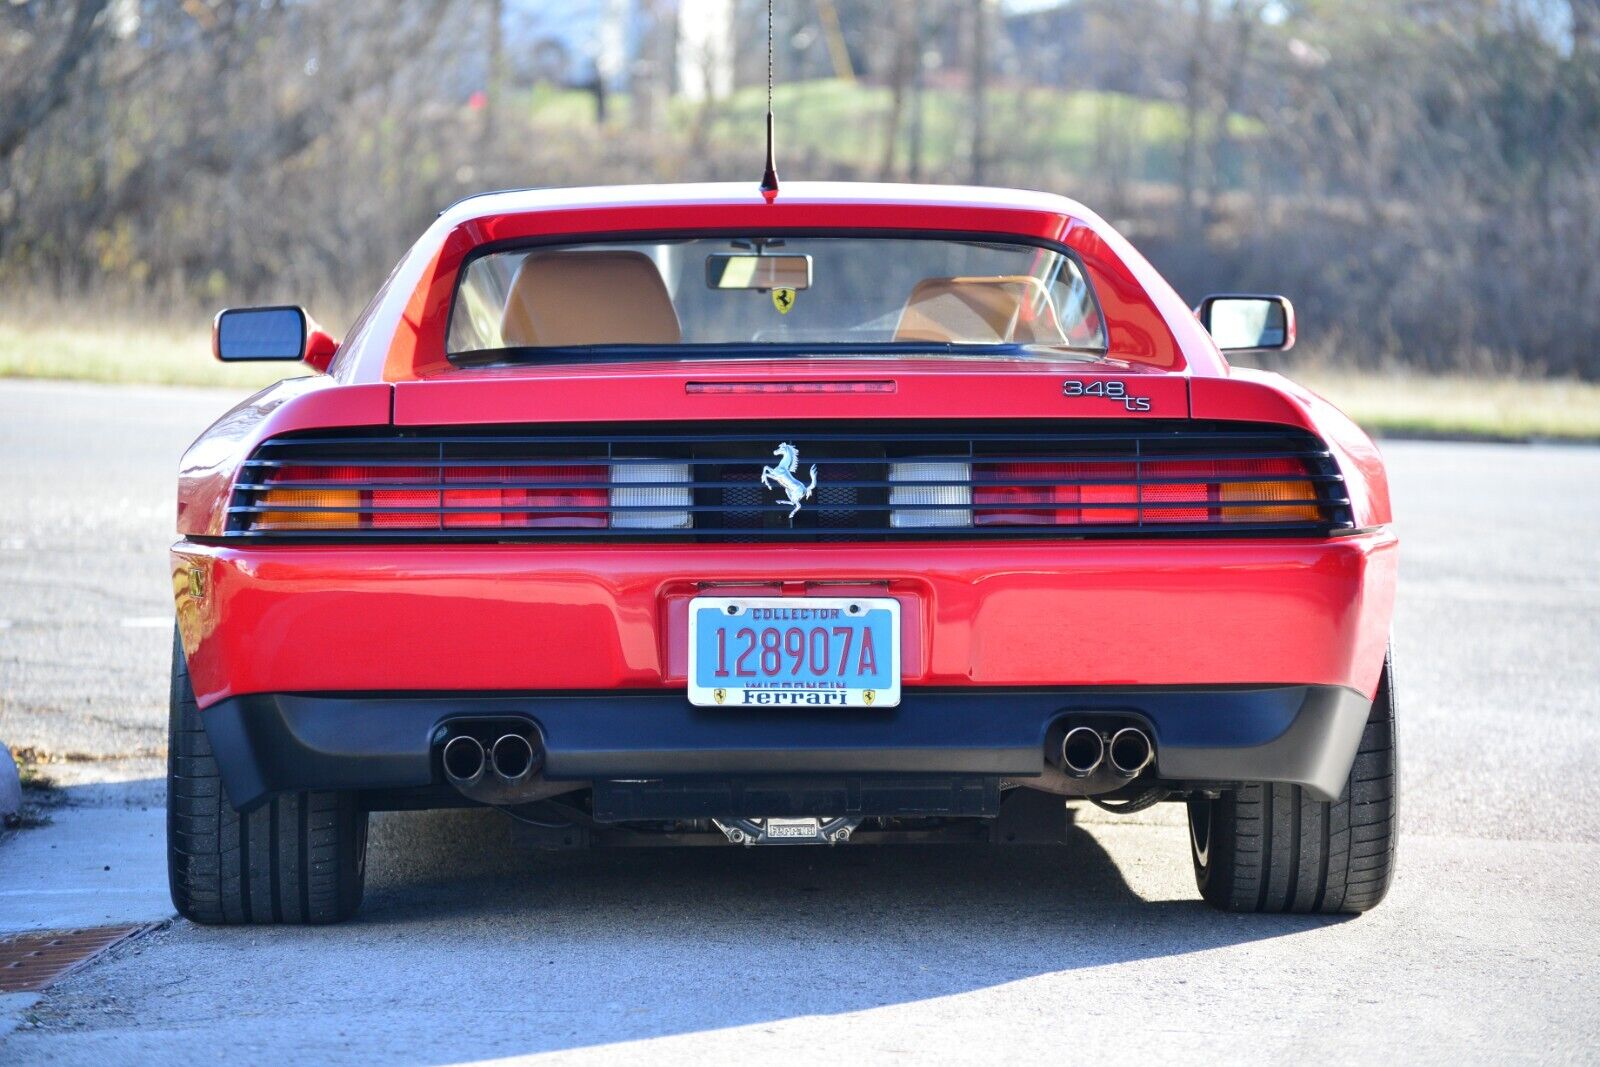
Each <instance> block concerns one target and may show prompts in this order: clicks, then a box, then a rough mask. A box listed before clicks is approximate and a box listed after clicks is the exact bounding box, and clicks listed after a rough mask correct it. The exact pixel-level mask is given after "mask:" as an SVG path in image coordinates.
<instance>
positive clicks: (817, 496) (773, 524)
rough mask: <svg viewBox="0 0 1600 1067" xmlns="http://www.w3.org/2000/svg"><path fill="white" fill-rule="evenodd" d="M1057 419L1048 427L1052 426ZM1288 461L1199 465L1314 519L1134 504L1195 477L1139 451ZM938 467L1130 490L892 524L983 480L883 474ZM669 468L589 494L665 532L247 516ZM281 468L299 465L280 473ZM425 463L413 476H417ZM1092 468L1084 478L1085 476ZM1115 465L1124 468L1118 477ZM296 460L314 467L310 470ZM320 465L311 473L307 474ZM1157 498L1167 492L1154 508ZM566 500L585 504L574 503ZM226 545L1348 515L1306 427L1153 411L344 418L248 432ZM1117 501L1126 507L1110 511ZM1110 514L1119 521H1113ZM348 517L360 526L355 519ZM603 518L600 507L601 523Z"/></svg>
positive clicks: (1139, 524)
mask: <svg viewBox="0 0 1600 1067" xmlns="http://www.w3.org/2000/svg"><path fill="white" fill-rule="evenodd" d="M1064 427H1065V428H1064ZM780 441H782V442H787V443H790V444H793V445H795V446H796V447H797V448H798V449H799V464H798V470H797V473H798V474H799V475H800V476H801V477H802V479H803V480H807V479H808V477H809V471H810V468H811V466H812V465H813V464H815V466H816V468H817V488H816V491H815V493H814V494H813V496H812V498H811V499H809V500H807V501H805V503H804V506H803V507H802V508H801V510H800V511H799V512H798V513H797V514H796V515H795V516H794V518H793V519H792V520H791V519H790V517H789V512H790V506H789V505H788V504H787V503H786V502H785V501H784V497H783V494H782V493H781V492H780V491H778V490H777V489H776V488H773V489H770V490H769V489H766V488H763V487H762V485H761V484H760V474H761V469H762V467H764V466H771V465H775V464H776V463H777V462H778V460H777V457H775V456H774V455H773V450H774V448H775V447H776V445H777V444H778V443H779V442H780ZM1233 460H1272V461H1296V462H1298V463H1300V464H1303V466H1304V473H1303V474H1300V475H1279V474H1273V475H1259V474H1258V475H1254V476H1250V475H1239V476H1234V477H1227V476H1222V477H1218V476H1212V477H1210V478H1209V479H1207V480H1209V481H1211V482H1229V481H1237V482H1244V483H1251V484H1255V483H1259V482H1260V481H1261V480H1262V479H1263V478H1269V477H1270V479H1271V480H1273V481H1285V482H1288V481H1293V482H1304V483H1306V484H1308V485H1310V486H1311V487H1312V490H1311V494H1309V495H1308V497H1307V498H1306V499H1305V500H1303V501H1302V500H1299V499H1296V500H1295V503H1296V504H1304V505H1306V506H1307V508H1305V509H1295V508H1287V506H1286V505H1284V504H1282V502H1281V501H1277V502H1275V501H1267V500H1262V501H1251V500H1248V499H1245V500H1238V501H1236V502H1235V503H1234V504H1233V505H1232V506H1234V507H1240V508H1245V507H1249V506H1250V505H1252V504H1257V505H1260V506H1261V510H1266V511H1270V510H1271V509H1272V508H1273V506H1274V504H1276V505H1277V507H1278V508H1279V509H1280V510H1283V509H1285V508H1287V509H1288V510H1291V511H1293V510H1308V509H1309V508H1310V507H1311V506H1314V508H1315V511H1316V513H1317V515H1318V518H1317V519H1315V520H1314V521H1313V520H1311V519H1309V518H1297V519H1293V520H1292V521H1285V520H1281V519H1260V520H1250V521H1242V520H1230V521H1228V522H1219V521H1215V520H1212V521H1204V522H1174V521H1158V519H1157V518H1153V517H1159V515H1160V514H1161V513H1162V509H1161V507H1160V503H1159V501H1157V500H1154V499H1149V498H1150V497H1152V496H1157V495H1159V493H1160V489H1159V487H1160V486H1163V485H1175V484H1186V483H1193V482H1195V481H1196V480H1197V477H1198V476H1196V475H1193V474H1189V475H1176V476H1163V475H1162V474H1161V473H1160V471H1159V469H1155V468H1153V467H1152V464H1154V463H1157V462H1160V461H1193V462H1211V461H1233ZM917 461H924V462H956V463H966V464H977V465H978V466H979V469H981V468H982V465H984V464H986V463H1004V464H1006V465H1007V467H1008V469H1009V470H1013V471H1016V470H1021V471H1026V470H1027V467H1028V466H1029V465H1030V464H1038V465H1058V464H1074V465H1078V466H1079V468H1081V471H1079V472H1077V473H1076V475H1075V476H1074V477H1068V478H1063V477H1058V476H1050V475H1049V474H1048V471H1046V472H1045V474H1044V476H1042V477H1038V478H1032V477H1026V476H1020V475H1019V476H1009V475H1008V476H1007V477H1006V478H1005V480H1004V484H1005V485H1007V486H1013V485H1014V486H1096V485H1101V486H1103V485H1106V484H1109V483H1117V484H1132V485H1134V486H1136V491H1137V497H1136V499H1135V501H1134V502H1132V503H1123V504H1117V503H1110V504H1106V503H1092V502H1084V503H1081V504H1075V505H1074V507H1077V508H1082V509H1084V512H1085V513H1088V512H1089V511H1090V509H1095V508H1105V509H1109V510H1108V511H1107V512H1106V514H1110V513H1111V512H1112V511H1114V512H1115V513H1116V515H1117V516H1118V517H1119V518H1118V521H1114V522H1097V523H1095V524H1093V525H1020V526H1004V525H975V526H974V525H965V526H938V527H896V526H892V525H891V523H890V515H891V512H892V511H894V510H896V509H899V510H901V511H902V512H910V511H916V510H918V509H919V508H920V509H923V510H938V509H940V508H942V507H944V508H947V507H948V505H940V504H910V505H908V504H904V503H899V504H895V505H893V506H891V504H890V490H891V488H893V487H895V486H901V487H904V486H907V485H920V486H928V487H933V486H946V487H957V488H958V489H959V488H961V487H966V488H967V489H968V491H969V492H970V491H971V487H972V486H975V485H976V486H979V487H980V489H981V487H982V486H983V484H984V483H983V480H982V478H980V477H977V476H976V475H975V474H974V470H973V469H972V468H969V471H968V476H967V477H966V478H963V479H949V478H944V479H938V478H935V479H932V480H928V481H918V482H904V481H901V482H896V483H891V482H890V480H889V473H890V465H891V464H892V463H902V462H917ZM660 462H668V463H676V464H685V465H687V468H688V471H689V479H690V480H689V482H688V483H687V485H685V483H682V482H671V483H665V482H663V483H659V485H660V486H662V487H670V488H676V489H683V488H688V489H689V490H690V494H689V504H688V506H687V507H683V506H668V505H646V506H634V507H632V508H628V507H612V506H605V507H599V506H597V507H595V508H594V509H593V510H594V511H595V512H596V513H602V512H603V513H605V514H607V515H611V516H614V515H615V514H617V513H618V512H620V511H625V510H633V511H636V512H649V511H668V510H671V511H676V512H679V513H682V512H683V511H688V512H689V513H690V514H691V518H692V521H691V524H690V525H689V526H688V527H687V528H683V529H639V528H626V527H624V528H616V527H614V526H611V525H609V524H608V525H606V526H604V527H599V528H565V527H556V526H541V527H514V528H511V527H506V528H483V529H479V528H474V527H471V526H452V525H449V523H451V522H454V521H459V519H457V518H456V515H457V513H461V512H483V511H489V510H498V511H504V512H506V513H507V514H512V513H516V514H527V515H530V516H535V517H536V516H539V515H541V514H543V513H545V512H563V513H564V512H570V511H573V510H575V508H574V507H573V506H570V505H569V506H564V507H544V508H541V507H540V506H537V505H528V506H523V507H505V508H490V507H486V506H479V507H476V508H474V507H454V508H452V507H448V506H444V505H442V504H436V505H435V506H420V505H419V506H407V507H406V508H405V510H406V511H407V512H408V513H415V514H417V515H419V516H422V517H423V518H424V519H427V518H428V517H429V516H437V521H432V522H430V523H429V525H428V526H427V527H424V528H409V529H370V528H329V529H282V530H270V531H269V530H261V529H256V528H255V525H256V523H257V522H259V521H260V520H261V518H262V516H263V515H264V514H265V513H267V512H273V511H276V512H281V511H282V510H284V508H285V506H283V505H277V506H271V507H269V506H268V505H267V504H266V503H265V497H266V492H267V490H268V489H285V488H290V489H317V488H330V487H336V488H339V489H355V490H361V491H364V495H363V499H364V500H365V499H366V494H365V491H373V490H375V491H394V490H396V489H397V488H400V489H406V490H411V489H422V490H435V491H439V490H462V489H475V488H476V489H503V488H515V487H517V486H518V485H519V484H520V483H518V482H516V481H515V480H514V479H513V480H510V481H506V480H495V481H477V480H474V479H473V477H472V476H471V472H470V469H472V468H483V467H517V466H519V465H544V466H559V465H561V464H564V463H570V464H575V465H576V464H590V465H594V464H614V465H619V466H620V465H631V464H650V463H660ZM339 467H345V468H349V467H360V468H369V469H371V471H373V472H375V473H374V476H373V477H374V479H375V480H334V479H335V477H336V476H337V475H338V474H339V472H338V471H337V468H339ZM285 468H293V469H294V470H295V472H297V473H298V474H299V475H300V476H297V477H293V478H288V479H285V478H283V477H282V474H283V473H284V470H285ZM396 468H397V469H399V471H400V472H402V474H403V476H404V477H405V479H406V480H405V481H404V482H403V484H401V483H397V482H396V481H392V480H387V477H388V476H384V475H383V474H382V472H384V471H385V469H396ZM418 470H421V471H423V472H425V473H424V474H423V475H422V476H418V475H417V471H418ZM1101 470H1104V471H1107V472H1111V473H1109V474H1108V475H1107V476H1105V477H1098V476H1097V472H1099V471H1101ZM1128 471H1132V475H1131V476H1129V475H1128V474H1127V472H1128ZM307 472H317V475H316V476H312V475H310V474H309V473H307ZM324 474H325V475H326V477H324V476H323V475H324ZM610 477H611V476H610V475H609V474H607V475H606V476H605V480H600V481H596V480H593V479H580V480H575V481H571V482H563V481H559V480H555V481H551V480H541V481H538V482H536V483H528V485H527V487H528V488H538V489H544V490H549V489H575V490H581V489H586V490H595V489H606V490H609V489H614V488H641V487H643V488H648V487H650V486H653V485H657V484H658V483H640V482H636V481H628V482H621V481H617V482H613V481H611V480H610ZM1015 507H1016V509H1018V510H1020V512H1021V513H1023V514H1026V513H1027V512H1028V511H1029V509H1033V510H1035V511H1038V512H1039V513H1041V514H1044V513H1046V512H1049V511H1050V510H1051V509H1053V508H1054V507H1056V505H1046V504H1020V505H1016V506H1015ZM1170 508H1171V506H1170V505H1169V511H1170ZM288 510H292V511H295V512H298V513H316V512H319V511H326V512H327V513H328V514H330V515H339V516H345V517H347V516H349V515H350V514H351V513H352V512H353V513H357V514H359V515H361V516H367V515H371V514H375V513H376V514H381V513H383V511H384V510H385V509H384V508H382V507H376V506H371V505H367V504H364V505H363V506H360V507H355V506H339V507H328V508H323V509H319V508H314V507H309V506H307V507H293V508H289V509H288ZM582 510H588V509H587V508H584V509H582ZM228 511H229V516H228V524H227V530H226V533H225V535H224V537H225V538H226V539H228V540H239V539H248V540H252V541H271V542H285V543H303V542H324V543H325V542H342V541H375V542H383V541H414V542H425V541H451V542H529V541H537V542H568V543H573V542H580V543H581V542H594V543H604V542H618V541H621V542H691V543H695V542H699V543H734V544H756V543H768V542H807V541H884V540H896V541H905V540H955V539H961V540H966V539H983V540H990V539H1006V538H1010V539H1016V538H1022V539H1032V540H1069V539H1086V538H1128V537H1174V536H1181V537H1239V536H1325V535H1327V534H1329V533H1331V532H1335V531H1338V530H1340V529H1348V528H1350V526H1351V519H1350V509H1349V500H1348V498H1347V496H1346V492H1345V485H1344V481H1343V478H1342V477H1341V476H1340V474H1339V471H1338V469H1337V466H1336V465H1335V463H1334V462H1333V460H1332V458H1331V456H1330V455H1329V453H1328V450H1327V448H1326V447H1325V446H1324V445H1323V444H1322V442H1321V441H1319V440H1318V439H1317V438H1316V437H1315V436H1314V435H1312V434H1309V433H1306V432H1304V431H1300V430H1296V429H1294V428H1293V427H1284V426H1275V425H1269V424H1243V423H1217V422H1186V421H1156V420H1144V421H1140V422H1121V421H1109V420H1108V421H1104V422H1100V421H1096V422H1087V421H1074V422H1073V423H1070V424H1063V423H1060V422H1052V423H1043V424H1041V423H1030V422H1010V423H1003V424H995V423H987V424H982V423H979V424H966V425H954V426H953V425H951V424H948V423H947V424H943V425H939V424H926V423H908V424H898V423H896V424H889V423H882V422H880V423H874V424H871V425H869V426H861V425H852V424H848V423H792V424H786V425H783V426H772V425H759V426H752V425H738V424H732V425H730V424H652V425H644V426H642V425H640V424H625V425H619V426H604V427H602V426H585V427H584V429H583V431H582V432H575V431H573V430H571V429H569V428H551V429H549V430H544V431H542V432H541V430H538V429H535V428H530V427H511V428H506V429H504V430H500V429H485V428H482V427H473V428H471V429H470V430H466V431H458V430H454V429H415V430H412V429H395V428H380V429H374V430H365V429H352V430H349V431H342V430H341V431H328V430H321V431H313V432H308V433H300V434H286V435H283V436H280V437H275V438H272V439H270V440H267V441H265V442H263V443H262V444H261V445H260V446H259V447H258V448H257V449H256V451H255V453H254V454H253V455H252V456H251V457H250V459H249V460H247V461H246V462H245V464H244V465H243V468H242V471H241V474H240V477H239V481H238V483H237V484H236V486H235V489H234V493H233V497H232V500H231V502H230V506H229V509H228ZM1128 512H1132V514H1131V515H1125V513H1128ZM1124 518H1125V519H1126V521H1123V519H1124ZM358 521H363V522H364V521H367V520H366V519H365V518H362V519H360V520H358ZM608 522H609V520H608Z"/></svg>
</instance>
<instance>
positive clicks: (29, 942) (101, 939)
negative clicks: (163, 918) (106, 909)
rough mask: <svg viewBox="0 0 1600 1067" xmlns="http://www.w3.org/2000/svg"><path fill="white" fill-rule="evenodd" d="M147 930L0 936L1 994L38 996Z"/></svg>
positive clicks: (99, 929) (103, 928)
mask: <svg viewBox="0 0 1600 1067" xmlns="http://www.w3.org/2000/svg"><path fill="white" fill-rule="evenodd" d="M145 929H146V927H145V926H144V925H143V924H140V925H137V926H96V927H93V928H91V929H88V930H57V931H54V932H51V933H42V934H14V935H12V936H10V937H0V993H36V992H38V991H39V990H41V989H43V988H45V987H46V986H48V985H49V984H50V983H52V982H54V981H55V980H56V979H58V978H60V977H62V976H63V975H65V974H67V973H68V972H70V971H73V970H75V969H77V968H78V967H81V966H83V965H84V964H85V963H88V962H89V961H90V960H92V959H93V958H94V957H96V956H98V955H100V953H102V952H104V951H105V950H106V949H108V948H110V947H111V946H112V945H116V944H120V943H121V942H123V941H126V940H127V939H128V938H130V937H133V936H135V935H136V934H139V933H141V932H142V931H143V930H145Z"/></svg>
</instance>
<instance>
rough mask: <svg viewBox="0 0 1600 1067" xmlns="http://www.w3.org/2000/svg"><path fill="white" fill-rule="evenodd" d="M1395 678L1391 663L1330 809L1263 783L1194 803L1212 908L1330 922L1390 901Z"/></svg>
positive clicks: (1197, 845) (1203, 887)
mask: <svg viewBox="0 0 1600 1067" xmlns="http://www.w3.org/2000/svg"><path fill="white" fill-rule="evenodd" d="M1393 677H1394V675H1393V667H1392V664H1391V662H1390V659H1389V657H1388V656H1385V657H1384V663H1383V675H1382V676H1381V677H1380V678H1379V680H1378V693H1377V697H1376V699H1374V700H1373V702H1372V711H1371V713H1370V714H1369V715H1368V716H1367V726H1366V729H1365V731H1364V732H1363V733H1362V735H1361V747H1360V749H1359V751H1358V752H1357V753H1356V758H1355V763H1354V764H1353V765H1352V766H1351V768H1350V776H1349V778H1347V779H1346V781H1345V787H1344V792H1343V794H1341V796H1340V798H1339V799H1338V800H1336V801H1334V802H1333V803H1331V804H1327V803H1323V802H1321V801H1318V800H1313V799H1311V798H1310V797H1308V796H1307V795H1306V792H1305V790H1304V789H1301V788H1300V787H1299V786H1292V785H1276V784H1270V783H1261V784H1257V785H1247V786H1245V787H1244V788H1243V789H1240V790H1237V791H1230V792H1226V793H1224V794H1222V796H1221V797H1220V798H1218V799H1216V800H1206V799H1197V800H1191V801H1189V851H1190V855H1191V856H1192V858H1193V859H1194V875H1195V881H1196V882H1197V883H1198V884H1199V886H1200V895H1201V896H1203V897H1205V899H1206V901H1207V903H1209V904H1211V905H1212V906H1213V907H1217V908H1222V909H1223V910H1225V911H1256V912H1261V911H1267V912H1274V911H1275V912H1295V913H1301V914H1325V915H1331V914H1338V913H1341V912H1346V913H1355V912H1363V911H1366V910H1367V909H1369V908H1372V907H1375V906H1376V905H1377V904H1378V902H1379V901H1381V900H1382V899H1383V898H1384V895H1385V894H1387V893H1388V891H1389V884H1390V882H1391V881H1392V880H1393V878H1394V859H1395V843H1396V839H1397V838H1398V836H1399V817H1398V806H1399V780H1398V779H1399V773H1398V765H1397V762H1398V761H1397V759H1396V746H1395V728H1394V682H1393Z"/></svg>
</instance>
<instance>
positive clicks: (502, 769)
mask: <svg viewBox="0 0 1600 1067" xmlns="http://www.w3.org/2000/svg"><path fill="white" fill-rule="evenodd" d="M542 762H543V760H538V759H536V758H535V753H534V750H533V743H532V742H530V741H529V740H528V739H527V738H526V737H523V736H522V735H521V734H504V735H502V736H501V737H500V739H499V740H498V741H496V742H495V743H494V747H493V748H491V749H490V750H489V763H490V765H491V766H493V767H494V773H495V774H496V775H498V776H499V777H500V778H502V779H504V780H505V781H507V782H509V783H511V784H512V785H515V784H517V783H518V782H522V781H525V780H526V779H527V778H528V776H529V775H531V774H532V773H533V772H534V770H535V769H536V767H537V765H538V764H540V763H542Z"/></svg>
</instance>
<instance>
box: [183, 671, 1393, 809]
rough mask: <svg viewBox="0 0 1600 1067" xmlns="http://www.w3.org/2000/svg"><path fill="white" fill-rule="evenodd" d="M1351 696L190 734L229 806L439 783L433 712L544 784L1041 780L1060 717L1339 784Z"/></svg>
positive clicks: (934, 701)
mask: <svg viewBox="0 0 1600 1067" xmlns="http://www.w3.org/2000/svg"><path fill="white" fill-rule="evenodd" d="M1368 708H1369V702H1368V698H1367V697H1366V696H1364V695H1363V694H1361V693H1359V692H1356V691H1353V690H1351V689H1347V688H1343V687H1339V686H1252V687H1209V686H1208V687H1184V688H1177V689H1169V688H1053V689H974V688H965V689H907V690H906V691H905V693H904V697H903V700H902V702H901V704H900V706H899V707H896V708H883V709H870V710H868V709H849V710H828V711H823V712H820V713H819V712H818V711H816V710H810V709H808V710H794V709H773V708H754V709H722V708H699V707H693V706H691V705H690V704H689V703H688V701H687V700H686V699H685V698H684V696H683V695H682V694H681V693H671V692H634V693H619V692H608V693H561V694H492V693H463V694H429V695H408V694H382V693H378V694H362V695H288V694H257V695H252V696H244V697H234V698H229V699H225V700H223V701H220V702H218V703H216V704H214V705H213V706H212V707H211V708H210V709H209V710H207V711H206V713H205V714H204V716H203V721H204V723H205V727H206V733H207V735H208V737H209V739H210V741H211V745H212V749H213V751H214V752H215V754H216V758H217V761H218V764H219V766H220V769H221V773H222V781H223V785H224V787H225V789H226V790H227V794H228V797H229V799H230V800H231V801H232V803H233V804H234V805H235V806H237V807H239V808H241V809H249V808H251V807H254V806H256V805H258V804H260V803H261V802H262V801H264V800H266V799H268V798H269V797H271V796H272V795H274V794H276V793H280V792H286V791H295V790H302V789H334V790H406V789H418V788H424V787H428V786H431V785H436V784H439V783H440V782H442V775H441V773H440V771H439V768H438V765H437V757H436V754H435V747H436V742H437V739H438V737H439V735H440V734H441V732H442V731H443V729H444V728H445V727H446V724H447V723H448V722H449V721H450V720H451V719H456V718H478V717H485V716H507V717H515V718H520V719H525V720H527V721H528V722H530V723H532V725H533V727H534V729H536V730H537V731H538V734H539V736H540V738H541V739H542V740H543V742H544V746H545V753H546V756H545V773H546V776H547V777H548V778H550V779H553V780H568V781H588V782H599V781H606V780H613V779H629V780H638V779H655V778H665V779H680V780H691V779H702V780H703V779H717V780H723V781H739V782H755V781H761V780H766V779H775V778H784V779H808V778H809V779H816V778H821V777H826V778H830V779H837V778H839V777H840V776H845V777H851V778H855V777H859V778H864V779H872V778H874V777H881V776H901V777H906V776H912V777H916V776H923V777H928V778H942V779H947V780H948V779H953V778H954V779H965V778H970V779H972V780H981V779H993V780H998V779H1001V778H1006V779H1012V780H1017V781H1020V782H1021V783H1022V784H1027V779H1028V778H1030V777H1038V776H1039V775H1041V774H1042V773H1044V771H1045V761H1044V744H1045V737H1046V734H1047V733H1048V732H1049V731H1050V728H1051V726H1052V725H1053V724H1055V723H1056V722H1057V720H1059V719H1061V718H1063V717H1066V716H1069V715H1074V714H1084V713H1114V714H1116V715H1119V716H1125V717H1129V718H1135V719H1142V720H1143V721H1144V723H1145V724H1146V726H1147V729H1148V730H1149V732H1150V734H1151V736H1152V738H1153V739H1154V741H1155V748H1156V773H1157V775H1158V776H1159V777H1160V778H1161V779H1163V780H1166V781H1172V782H1193V783H1206V782H1261V781H1266V782H1286V783H1292V784H1295V785H1302V786H1305V787H1306V788H1307V789H1309V790H1310V791H1311V792H1312V793H1313V794H1315V795H1317V796H1319V797H1321V798H1323V799H1332V798H1334V797H1336V796H1337V795H1338V794H1339V792H1340V791H1341V790H1342V789H1343V786H1344V780H1345V777H1346V776H1347V775H1348V773H1349V770H1350V765H1351V763H1352V761H1353V760H1354V758H1355V753H1356V748H1357V746H1358V744H1359V743H1360V738H1361V732H1362V728H1363V726H1364V725H1365V723H1366V719H1367V713H1368Z"/></svg>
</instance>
